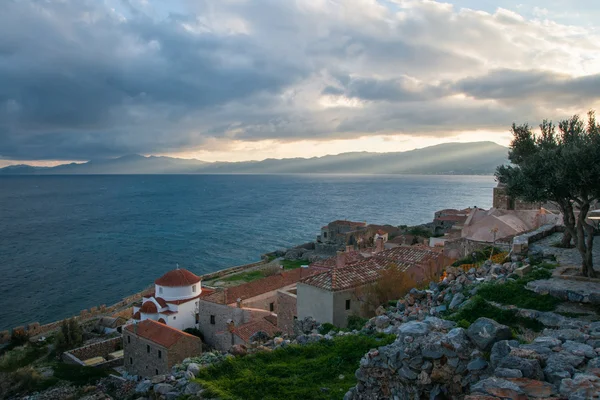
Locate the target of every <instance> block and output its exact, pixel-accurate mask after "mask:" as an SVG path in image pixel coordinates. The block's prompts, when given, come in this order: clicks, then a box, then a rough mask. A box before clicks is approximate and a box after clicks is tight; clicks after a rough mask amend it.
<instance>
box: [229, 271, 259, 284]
mask: <svg viewBox="0 0 600 400" xmlns="http://www.w3.org/2000/svg"><path fill="white" fill-rule="evenodd" d="M264 277H265V274H264V272H263V271H261V270H256V271H249V272H242V273H239V274H235V275H231V276H228V277H226V278H219V279H218V280H219V281H223V282H237V281H245V282H250V281H254V280H256V279H261V278H264Z"/></svg>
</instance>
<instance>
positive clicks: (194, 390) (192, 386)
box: [183, 382, 202, 395]
mask: <svg viewBox="0 0 600 400" xmlns="http://www.w3.org/2000/svg"><path fill="white" fill-rule="evenodd" d="M200 392H202V386H200V384H199V383H196V382H189V383H188V384H187V385H186V386H185V389H184V390H183V394H187V395H194V394H198V393H200Z"/></svg>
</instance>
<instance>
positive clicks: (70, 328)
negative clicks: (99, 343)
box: [56, 318, 83, 352]
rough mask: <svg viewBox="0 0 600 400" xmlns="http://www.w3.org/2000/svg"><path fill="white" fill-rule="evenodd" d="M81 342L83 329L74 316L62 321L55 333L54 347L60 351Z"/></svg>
mask: <svg viewBox="0 0 600 400" xmlns="http://www.w3.org/2000/svg"><path fill="white" fill-rule="evenodd" d="M82 343H83V330H82V329H81V326H79V323H78V322H77V320H76V319H75V318H71V319H69V320H68V321H67V320H66V319H65V320H63V321H62V323H61V326H60V331H59V332H58V333H57V334H56V349H57V350H58V351H60V352H63V351H67V350H70V349H74V348H76V347H77V346H81V344H82Z"/></svg>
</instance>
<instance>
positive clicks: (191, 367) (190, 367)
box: [187, 363, 200, 376]
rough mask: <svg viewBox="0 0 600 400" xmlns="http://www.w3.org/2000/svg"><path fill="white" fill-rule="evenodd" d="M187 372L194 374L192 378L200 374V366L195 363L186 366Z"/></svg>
mask: <svg viewBox="0 0 600 400" xmlns="http://www.w3.org/2000/svg"><path fill="white" fill-rule="evenodd" d="M187 371H188V372H191V373H192V374H194V376H196V375H198V373H199V372H200V366H199V365H198V364H196V363H189V364H188V366H187Z"/></svg>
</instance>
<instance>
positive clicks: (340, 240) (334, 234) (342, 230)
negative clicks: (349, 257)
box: [317, 220, 367, 246]
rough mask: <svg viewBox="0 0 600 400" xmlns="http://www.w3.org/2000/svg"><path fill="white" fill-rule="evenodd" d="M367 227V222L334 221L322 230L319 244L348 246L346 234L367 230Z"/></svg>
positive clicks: (318, 239) (318, 240)
mask: <svg viewBox="0 0 600 400" xmlns="http://www.w3.org/2000/svg"><path fill="white" fill-rule="evenodd" d="M366 226H367V223H366V222H354V221H345V220H337V221H333V222H330V223H328V224H327V225H325V226H323V227H322V228H321V234H320V235H319V236H317V242H318V243H328V244H337V245H342V246H343V245H345V244H346V234H347V233H348V232H352V231H355V230H358V229H361V228H365V227H366Z"/></svg>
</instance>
